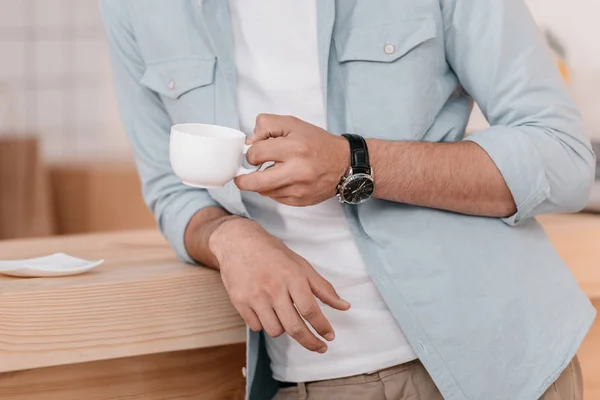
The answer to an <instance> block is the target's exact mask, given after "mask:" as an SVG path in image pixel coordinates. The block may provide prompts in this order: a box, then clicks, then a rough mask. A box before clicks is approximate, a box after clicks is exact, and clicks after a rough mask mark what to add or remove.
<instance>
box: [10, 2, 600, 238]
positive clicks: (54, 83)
mask: <svg viewBox="0 0 600 400" xmlns="http://www.w3.org/2000/svg"><path fill="white" fill-rule="evenodd" d="M123 1H127V0H123ZM165 1H168V0H165ZM527 2H528V4H529V5H530V7H531V9H532V11H533V13H534V16H535V18H536V20H537V21H538V23H539V25H540V26H541V27H542V28H543V29H544V30H550V31H551V32H552V34H553V36H554V37H555V38H556V39H557V40H558V41H559V42H560V44H561V45H562V46H563V47H564V50H565V54H566V64H567V68H568V75H569V88H570V91H571V93H572V95H573V97H574V99H575V100H576V102H577V103H578V104H579V106H580V107H581V109H582V112H583V115H584V118H585V120H586V124H587V127H588V132H589V134H590V136H592V137H595V138H597V139H600V112H598V110H600V45H599V44H598V38H599V37H600V25H598V24H597V23H596V21H595V18H597V16H598V15H600V2H599V1H598V0H568V1H567V0H527ZM485 126H486V122H485V119H484V118H483V117H482V116H481V115H480V114H479V113H477V112H475V113H474V115H473V118H472V121H471V125H470V128H469V129H470V130H471V131H472V130H476V129H480V128H483V127H485ZM32 138H33V142H32ZM15 141H21V142H22V143H21V144H20V145H19V146H20V148H21V150H14V149H15V147H11V150H10V151H9V152H10V153H11V154H13V157H12V158H15V159H17V158H18V159H20V160H23V157H29V158H28V159H31V157H33V158H34V159H32V160H30V161H28V162H26V163H25V164H23V162H21V163H20V164H19V165H21V166H20V167H19V168H28V169H30V171H25V173H24V174H15V173H14V171H15V168H17V167H16V165H17V164H15V163H13V166H10V165H4V164H7V162H8V161H6V158H5V161H4V163H3V165H4V167H3V171H0V207H2V205H3V204H4V212H2V210H1V209H0V238H2V235H3V234H2V229H1V227H2V226H4V227H7V226H8V227H9V228H10V229H8V231H10V232H12V233H10V232H9V233H5V236H27V235H33V236H39V235H40V234H51V233H75V232H84V231H94V230H106V229H124V228H135V227H148V226H153V221H152V218H151V216H150V215H149V213H148V212H147V211H146V209H145V207H144V205H143V204H142V201H141V198H140V195H139V184H138V182H137V178H136V175H135V171H134V168H133V165H132V160H131V153H130V150H129V146H128V143H127V139H126V137H125V134H124V131H123V128H122V126H121V122H120V119H119V114H118V109H117V104H116V100H115V96H114V90H113V85H112V80H111V74H110V66H109V60H108V54H107V45H106V42H105V39H104V32H103V28H102V24H101V21H100V16H99V13H98V0H0V146H1V143H2V142H7V143H8V142H10V143H12V145H13V146H14V142H15ZM25 142H26V143H25ZM32 146H33V150H32ZM26 147H27V149H25V148H26ZM38 149H39V152H38ZM32 151H33V154H37V156H32V155H31V154H32ZM21 152H22V155H19V154H21ZM38 158H39V160H38ZM23 165H25V167H23ZM23 176H40V177H42V178H37V179H30V178H22V177H23ZM45 176H47V179H46V181H47V184H45V183H44V182H45V180H44V178H43V177H45ZM15 180H16V181H18V182H19V183H20V184H19V185H17V183H15ZM24 182H27V184H24ZM33 182H38V183H35V184H34V183H33ZM40 182H41V183H40ZM32 185H33V188H32ZM32 193H34V197H36V198H37V199H38V201H39V202H42V203H43V204H42V205H41V206H40V205H37V206H35V207H34V206H33V205H30V206H27V207H24V208H23V207H21V211H20V212H19V213H16V212H14V207H12V206H11V207H9V206H7V204H21V203H23V201H24V200H23V199H25V198H26V197H27V196H32ZM2 196H4V197H2ZM44 199H47V200H44ZM35 210H38V211H35ZM39 210H45V211H43V213H42V214H40V212H41V211H39ZM17 214H18V215H21V216H20V217H19V216H18V215H17ZM11 218H12V219H11ZM40 220H45V221H48V222H47V223H45V224H42V225H45V226H46V228H43V229H40V227H39V226H38V227H36V228H35V229H34V226H36V224H37V225H40V224H39V221H40ZM35 221H38V223H36V222H35ZM17 226H20V227H21V228H20V229H13V228H14V227H17ZM27 232H29V233H27Z"/></svg>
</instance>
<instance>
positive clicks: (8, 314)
mask: <svg viewBox="0 0 600 400" xmlns="http://www.w3.org/2000/svg"><path fill="white" fill-rule="evenodd" d="M59 251H63V252H66V253H68V254H72V255H74V256H77V257H81V258H86V259H91V260H97V259H101V258H105V259H106V263H105V264H104V265H102V266H100V267H98V269H97V270H94V271H92V272H91V273H88V274H85V275H81V276H75V277H65V278H53V279H14V278H8V277H0V372H7V371H16V370H23V369H31V368H40V367H47V366H56V365H64V364H72V363H79V362H86V361H96V360H105V359H113V358H120V357H132V356H138V355H145V354H154V353H161V352H169V351H177V350H187V349H196V348H203V347H211V346H219V345H225V344H232V343H242V342H244V341H245V325H244V323H243V321H242V319H241V318H240V317H239V316H238V314H237V312H236V311H235V309H234V308H233V306H232V305H231V303H230V302H229V298H228V296H227V293H226V292H225V290H224V288H223V285H222V284H221V281H220V277H219V274H218V273H216V272H214V271H211V270H208V269H205V268H200V267H194V266H190V265H185V264H183V263H181V262H179V261H177V260H176V259H175V256H174V255H173V253H172V251H171V250H170V248H169V246H168V245H167V244H166V242H165V241H164V239H162V238H161V237H160V235H159V234H158V233H157V232H155V231H134V232H125V233H116V232H115V233H106V234H94V235H82V236H76V237H57V238H48V239H39V240H20V241H12V242H11V241H7V242H0V255H1V258H2V259H10V258H22V257H23V258H26V257H33V256H38V255H44V254H50V253H54V252H59Z"/></svg>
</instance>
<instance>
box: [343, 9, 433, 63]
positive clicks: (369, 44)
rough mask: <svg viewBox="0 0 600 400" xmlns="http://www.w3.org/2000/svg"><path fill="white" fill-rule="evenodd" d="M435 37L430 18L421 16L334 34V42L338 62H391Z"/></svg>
mask: <svg viewBox="0 0 600 400" xmlns="http://www.w3.org/2000/svg"><path fill="white" fill-rule="evenodd" d="M435 36H436V27H435V22H434V21H433V18H432V17H423V18H419V19H413V20H407V21H401V22H398V23H395V24H391V25H384V26H377V27H373V28H366V29H358V30H355V31H351V32H350V33H348V34H345V35H343V34H340V35H336V37H335V38H334V42H335V48H336V51H337V55H338V60H339V61H340V62H345V61H354V60H363V61H379V62H393V61H395V60H397V59H399V58H400V57H402V56H403V55H405V54H406V53H408V52H409V51H410V50H412V49H414V48H415V47H417V46H418V45H419V44H421V43H423V42H425V41H427V40H430V39H433V38H435Z"/></svg>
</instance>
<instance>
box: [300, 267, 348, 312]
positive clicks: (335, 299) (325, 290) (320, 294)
mask: <svg viewBox="0 0 600 400" xmlns="http://www.w3.org/2000/svg"><path fill="white" fill-rule="evenodd" d="M308 283H309V284H310V288H311V289H312V292H313V293H314V295H315V296H317V298H318V299H319V300H321V301H322V302H323V303H325V304H327V305H328V306H329V307H332V308H335V309H336V310H340V311H346V310H348V309H350V303H348V302H347V301H346V300H344V299H342V298H340V296H339V295H338V294H337V292H336V291H335V289H334V288H333V286H332V285H331V283H329V282H328V281H327V280H325V278H323V277H322V276H321V275H319V274H318V273H317V272H316V271H313V273H311V274H310V275H309V277H308Z"/></svg>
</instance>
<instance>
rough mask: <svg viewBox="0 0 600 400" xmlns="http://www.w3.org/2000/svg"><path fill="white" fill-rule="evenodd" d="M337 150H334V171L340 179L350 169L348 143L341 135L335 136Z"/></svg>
mask: <svg viewBox="0 0 600 400" xmlns="http://www.w3.org/2000/svg"><path fill="white" fill-rule="evenodd" d="M336 140H337V142H338V143H337V151H336V152H335V155H336V157H335V167H334V168H335V173H336V175H339V177H340V180H341V179H342V177H344V176H345V175H346V174H347V173H348V170H349V169H350V144H349V143H348V140H346V138H344V137H342V136H336Z"/></svg>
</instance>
